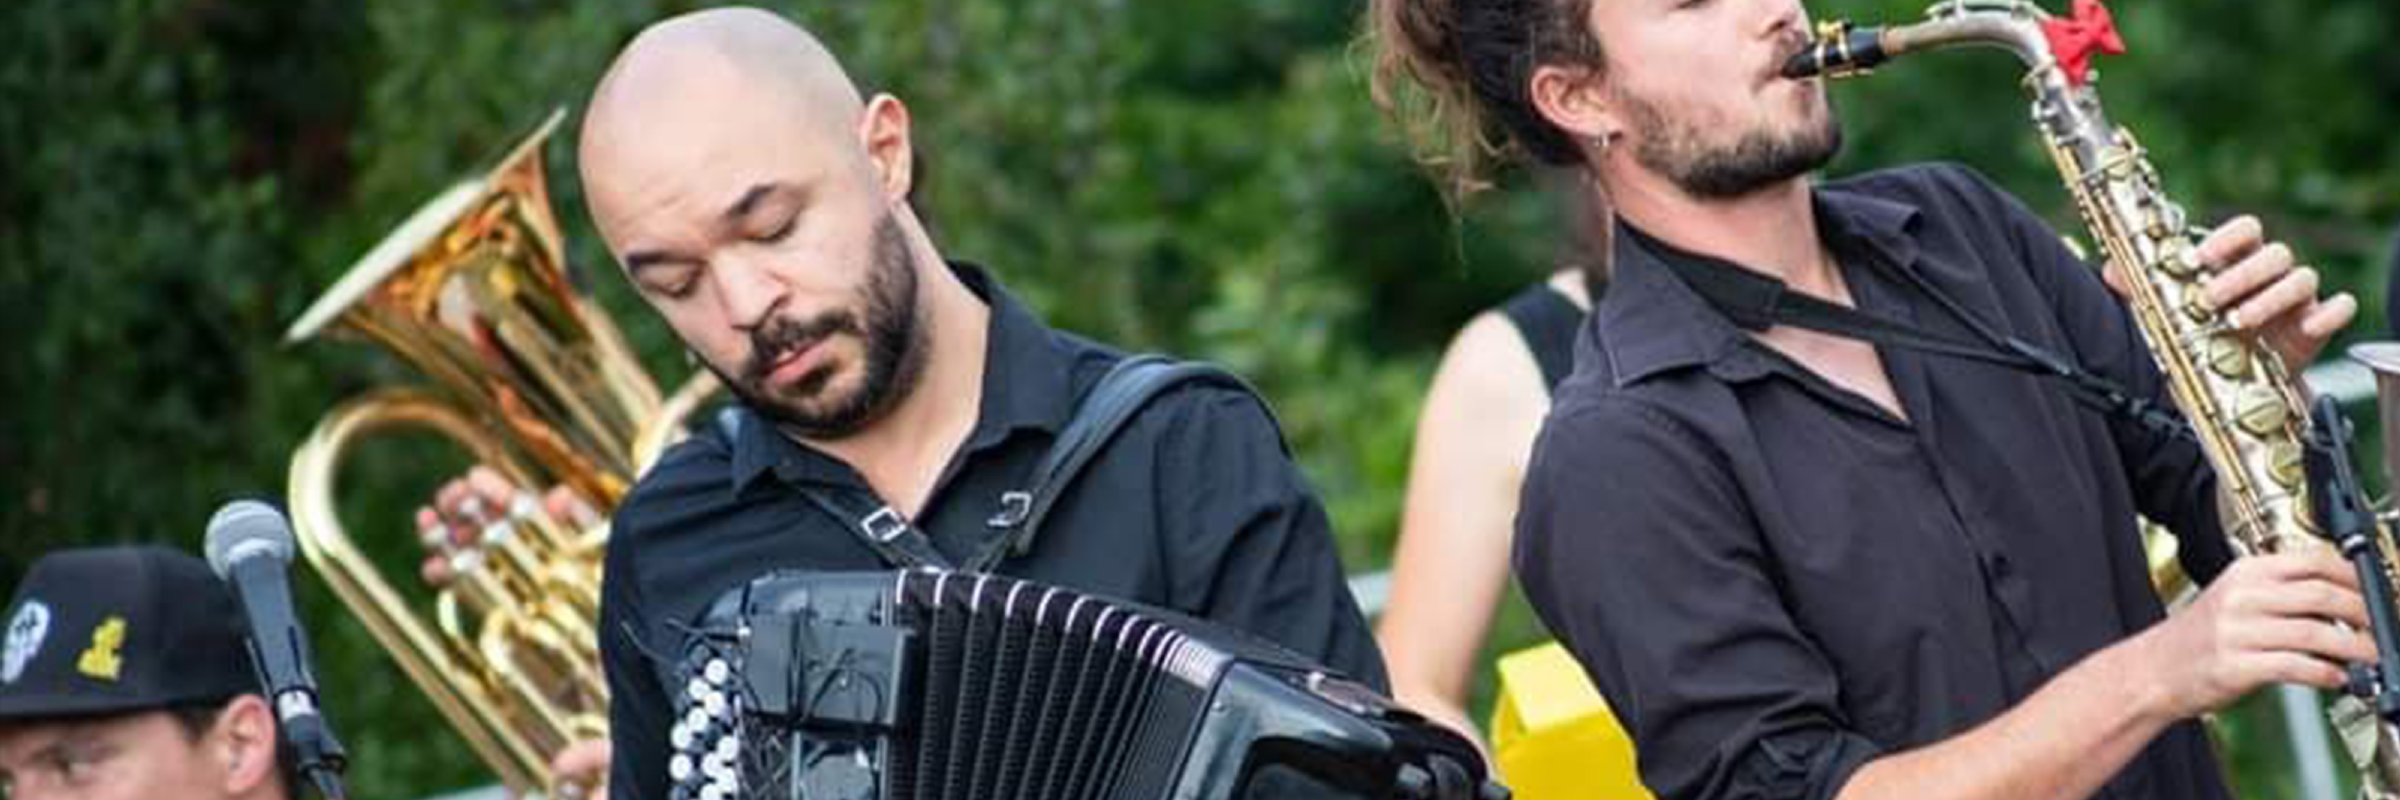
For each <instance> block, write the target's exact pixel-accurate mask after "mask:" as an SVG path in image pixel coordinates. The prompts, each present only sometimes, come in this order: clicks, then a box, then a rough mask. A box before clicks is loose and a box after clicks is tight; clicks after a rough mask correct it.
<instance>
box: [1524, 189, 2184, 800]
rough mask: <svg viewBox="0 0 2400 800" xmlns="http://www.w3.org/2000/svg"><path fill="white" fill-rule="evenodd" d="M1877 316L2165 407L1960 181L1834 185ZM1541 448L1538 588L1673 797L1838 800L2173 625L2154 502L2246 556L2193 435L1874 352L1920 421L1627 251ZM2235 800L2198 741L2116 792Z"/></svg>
mask: <svg viewBox="0 0 2400 800" xmlns="http://www.w3.org/2000/svg"><path fill="white" fill-rule="evenodd" d="M1814 203H1815V210H1816V216H1817V221H1818V224H1819V227H1820V230H1821V231H1822V236H1823V238H1824V243H1825V244H1826V245H1827V247H1828V249H1829V251H1830V252H1831V253H1832V254H1833V255H1834V257H1835V259H1836V261H1837V262H1838V263H1839V264H1840V267H1841V269H1842V274H1843V276H1844V277H1845V278H1846V280H1847V281H1848V283H1849V286H1850V289H1851V293H1852V295H1853V297H1854V300H1855V302H1856V304H1857V305H1858V307H1859V308H1861V309H1862V310H1864V311H1867V312H1869V313H1874V314H1880V315H1883V316H1887V317H1892V318H1897V319H1899V320H1901V321H1903V322H1909V323H1913V324H1915V325H1918V326H1921V327H1924V328H1927V329H1930V330H1932V331H1934V332H1937V333H1942V334H1947V335H1948V336H1950V337H1951V338H1954V339H1964V340H1969V341H1973V340H1974V338H1973V335H1972V334H1971V333H1969V332H1968V331H1967V329H1966V328H1965V327H1964V326H1963V325H1960V324H1959V323H1957V322H1955V321H1954V320H1952V319H1950V318H1949V317H1947V316H1945V315H1944V313H1943V312H1942V311H1941V310H1940V309H1939V306H1938V305H1936V304H1935V301H1933V300H1932V299H1931V298H1930V297H1929V296H1927V295H1926V294H1924V293H1923V292H1922V291H1919V290H1917V289H1916V288H1915V287H1914V286H1913V284H1912V283H1911V282H1909V281H1907V280H1906V279H1905V277H1904V276H1902V275H1901V274H1900V273H1899V272H1897V271H1898V270H1909V271H1913V272H1915V273H1917V274H1918V275H1921V276H1923V277H1924V278H1925V279H1926V280H1927V281H1929V282H1930V283H1931V284H1932V285H1933V286H1934V287H1935V288H1936V289H1937V290H1938V291H1940V292H1942V293H1944V294H1947V295H1949V296H1951V297H1952V298H1954V299H1956V300H1958V301H1960V302H1961V303H1962V304H1963V305H1964V306H1965V307H1966V309H1967V310H1968V311H1969V312H1970V313H1973V314H1974V315H1976V316H1978V317H1980V318H1982V319H1983V320H1985V321H1986V323H1987V324H1990V325H1992V326H1995V327H1996V328H1998V329H1999V330H2000V331H2002V332H2004V333H2009V334H2014V335H2016V336H2020V337H2023V338H2025V339H2027V340H2028V341H2031V342H2033V343H2035V344H2037V345H2040V346H2044V347H2047V348H2050V349H2052V350H2055V351H2057V352H2060V353H2064V354H2067V355H2069V356H2071V357H2072V358H2074V359H2075V360H2076V361H2078V362H2080V363H2081V364H2082V365H2083V366H2084V367H2086V368H2088V369H2090V370H2093V371H2095V372H2098V373H2100V374H2102V375H2105V376H2108V377H2110V378H2112V379H2114V380H2116V381H2118V382H2120V383H2122V384H2124V385H2125V386H2127V387H2129V388H2130V389H2131V390H2132V391H2133V392H2135V393H2136V394H2137V395H2139V396H2144V397H2150V398H2153V399H2155V400H2156V401H2158V402H2161V403H2166V402H2169V401H2168V399H2167V397H2166V394H2165V392H2166V388H2165V385H2164V383H2163V382H2162V381H2161V379H2160V377H2159V375H2158V372H2157V369H2156V367H2155V366H2154V365H2153V363H2152V362H2151V359H2150V356H2149V354H2148V351H2147V350H2145V349H2144V347H2143V344H2142V341H2141V338H2140V335H2139V333H2138V332H2137V330H2136V328H2135V327H2134V325H2133V324H2132V319H2131V317H2130V316H2129V315H2128V313H2127V312H2126V311H2125V309H2124V308H2123V306H2121V305H2120V304H2119V303H2118V302H2117V301H2116V299H2115V298H2114V296H2112V295H2111V294H2109V292H2108V291H2107V290H2106V289H2105V288H2104V287H2103V286H2102V284H2101V282H2100V280H2099V276H2098V274H2097V273H2095V272H2094V271H2093V270H2091V269H2090V268H2088V267H2086V266H2085V265H2083V264H2082V263H2081V262H2079V261H2077V260H2076V259H2075V258H2074V257H2073V256H2071V255H2070V254H2069V253H2068V252H2067V251H2066V249H2065V248H2064V247H2063V246H2062V245H2061V243H2060V242H2059V239H2058V236H2057V235H2056V234H2055V233H2052V232H2051V231H2050V230H2049V229H2048V228H2046V227H2045V226H2044V225H2042V223H2041V222H2040V220H2039V219H2037V218H2036V217H2035V216H2034V215H2033V214H2032V213H2030V212H2029V211H2027V210H2026V209H2025V208H2023V207H2022V206H2021V205H2019V204H2018V203H2017V202H2016V201H2015V200H2014V199H2013V198H2010V197H2008V196H2007V195H2005V194H2003V193H2001V192H2000V191H1998V190H1997V189H1995V188H1994V187H1992V186H1990V185H1989V184H1987V183H1986V182H1984V181H1983V180H1982V179H1980V178H1979V177H1977V176H1974V175H1973V174H1971V173H1968V172H1966V171H1965V170H1963V169H1960V168H1955V167H1915V168H1908V169H1901V170H1893V171H1888V172H1880V173H1875V174H1871V175H1867V176H1863V177H1859V178H1856V179H1852V180H1847V181H1842V182H1837V183H1831V184H1827V185H1824V186H1822V187H1820V188H1819V189H1817V190H1816V192H1815V200H1814ZM1626 233H1627V234H1628V235H1620V236H1619V237H1617V240H1616V241H1617V246H1616V251H1615V252H1616V265H1617V269H1616V272H1615V274H1614V281H1613V282H1612V286H1611V287H1610V291H1609V294H1608V296H1607V298H1606V299H1605V300H1604V301H1603V302H1602V304H1601V306H1600V308H1599V309H1598V310H1597V311H1596V312H1595V313H1594V314H1593V316H1592V319H1591V321H1590V322H1589V323H1588V324H1587V325H1586V326H1585V328H1584V332H1583V336H1582V338H1581V340H1580V341H1579V342H1578V344H1577V348H1578V350H1577V355H1576V362H1577V370H1576V372H1575V373H1574V375H1573V376H1572V377H1570V378H1569V379H1568V380H1567V382H1566V383H1565V384H1563V385H1561V386H1560V387H1559V389H1558V397H1557V405H1556V407H1555V410H1554V411H1553V412H1552V414H1551V416H1550V418H1549V420H1548V421H1547V422H1546V423H1545V425H1544V428H1543V432H1542V434H1541V437H1540V439H1539V440H1538V443H1537V444H1536V446H1535V450H1534V457H1533V462H1532V465H1531V467H1530V468H1529V473H1528V478H1527V480H1526V482H1525V496H1524V498H1523V509H1524V510H1523V512H1522V513H1521V514H1520V516H1519V517H1518V535H1517V540H1516V541H1517V551H1516V554H1515V560H1516V568H1517V570H1518V575H1519V578H1520V580H1521V581H1522V582H1523V584H1524V585H1525V587H1526V593H1527V595H1529V596H1530V598H1531V599H1532V601H1533V604H1534V606H1535V608H1536V609H1538V610H1539V611H1540V612H1541V615H1542V617H1543V619H1544V620H1545V621H1546V622H1548V623H1549V625H1550V628H1551V629H1552V630H1554V631H1557V632H1558V633H1559V634H1560V636H1561V638H1562V639H1564V640H1565V641H1566V643H1567V645H1568V647H1569V648H1570V649H1571V650H1573V651H1574V653H1575V655H1576V657H1577V658H1578V659H1579V660H1580V661H1582V663H1583V664H1584V667H1585V669H1586V670H1587V671H1588V672H1589V673H1590V674H1591V676H1592V678H1593V680H1594V681H1595V682H1596V683H1598V684H1599V686H1600V688H1601V690H1602V691H1603V693H1604V694H1605V695H1606V696H1607V698H1608V700H1609V702H1610V704H1611V705H1612V706H1613V707H1614V709H1615V710H1616V712H1617V714H1618V715H1619V717H1620V718H1621V719H1622V720H1623V721H1624V723H1625V725H1626V727H1627V729H1628V730H1629V731H1630V732H1631V734H1632V735H1633V738H1634V742H1635V751H1636V752H1637V753H1639V754H1640V756H1641V758H1640V761H1641V770H1642V777H1643V780H1644V782H1645V783H1647V784H1648V785H1649V786H1650V787H1651V789H1652V791H1654V792H1656V793H1657V794H1658V795H1659V796H1660V797H1662V798H1667V799H1668V800H1689V799H1690V798H1730V797H1777V798H1782V797H1811V798H1821V797H1831V796H1833V795H1834V794H1835V793H1836V792H1838V791H1839V789H1840V788H1841V786H1842V784H1843V783H1844V782H1845V781H1847V780H1848V778H1849V776H1850V775H1851V773H1852V772H1853V771H1854V770H1856V769H1857V768H1858V766H1859V765H1860V764H1861V763H1863V762H1865V761H1866V760H1868V759H1871V758H1873V757H1875V756H1877V755H1879V754H1882V753H1886V752H1890V751H1896V750H1901V749H1906V748H1912V747H1916V746H1920V745H1925V744H1929V743H1932V742H1935V741H1938V740H1941V739H1945V738H1948V737H1951V736H1954V735H1956V734H1959V733H1961V732H1964V731H1965V730H1967V729H1968V728H1970V727H1972V726H1974V725H1976V724H1977V723H1980V722H1983V721H1985V720H1987V719H1990V718H1991V717H1993V716H1994V715H1997V714H1999V713H2000V712H2001V711H2003V710H2006V709H2007V708H2009V707H2010V706H2012V705H2015V704H2016V703H2017V702H2018V701H2020V700H2023V699H2024V698H2025V697H2026V696H2027V695H2029V694H2031V693H2032V692H2033V691H2034V690H2035V689H2036V688H2037V687H2039V686H2040V684H2041V683H2042V681H2044V680H2046V679H2047V678H2049V677H2050V676H2053V675H2056V674H2058V673H2059V672H2060V671H2062V670H2064V669H2066V668H2067V667H2068V666H2070V665H2072V664H2074V663H2075V662H2076V661H2077V660H2079V659H2081V658H2083V657H2084V656H2085V655H2088V654H2090V653H2091V652H2093V651H2094V650H2097V649H2100V648H2102V647H2104V646H2107V645H2109V644H2111V643H2113V642H2116V641H2117V640H2119V639H2122V638H2124V637H2125V636H2127V635H2128V634H2131V633H2133V632H2135V631H2138V630H2140V629H2142V628H2143V627H2146V626H2148V625H2150V624H2152V623H2154V622H2156V621H2158V620H2159V619H2160V618H2161V617H2162V616H2163V611H2162V609H2161V606H2160V603H2159V600H2158V598H2157V597H2156V595H2155V594H2153V592H2152V590H2151V588H2150V583H2149V580H2148V575H2147V570H2146V563H2145V560H2144V556H2143V550H2142V545H2141V540H2140V538H2139V533H2138V532H2137V530H2136V527H2135V514H2136V512H2139V513H2140V514H2142V515H2146V516H2148V517H2149V518H2151V519H2154V520H2158V521H2160V522H2161V523H2163V524H2165V525H2167V526H2168V527H2169V528H2170V529H2172V530H2174V531H2177V532H2179V533H2181V534H2183V535H2182V536H2181V539H2182V543H2183V548H2182V552H2183V554H2184V557H2185V567H2186V568H2187V569H2189V570H2191V571H2192V574H2195V575H2199V576H2203V577H2207V576H2213V575H2214V573H2215V572H2216V571H2217V570H2218V569H2220V568H2221V567H2222V566H2223V564H2224V562H2225V560H2226V559H2228V558H2230V553H2229V550H2228V548H2227V547H2226V545H2225V542H2224V539H2223V537H2222V535H2221V534H2220V533H2219V529H2218V527H2217V521H2216V512H2215V508H2214V501H2213V496H2214V491H2215V485H2216V482H2215V478H2214V475H2213V473H2211V472H2210V471H2209V469H2208V467H2207V466H2206V464H2205V462H2204V460H2203V458H2202V456H2201V454H2200V452H2199V450H2198V449H2197V447H2196V446H2194V445H2191V444H2189V443H2187V442H2183V441H2178V440H2175V439H2173V438H2171V437H2168V436H2164V435H2160V434H2156V433H2153V432H2151V431H2149V430H2146V429H2144V428H2142V427H2141V426H2139V425H2137V424H2134V423H2130V422H2123V421H2120V420H2119V419H2118V418H2115V417H2111V416H2107V415H2104V414H2102V413H2100V412H2097V411H2093V410H2090V409H2088V408H2086V407H2084V406H2082V405H2079V404H2078V403H2077V402H2076V400H2075V399H2074V397H2072V396H2071V395H2070V393H2069V391H2068V390H2066V389H2064V388H2062V387H2061V386H2059V385H2058V384H2056V383H2053V382H2051V381H2049V380H2047V379H2044V378H2040V377H2035V376H2030V375H2027V374H2024V373H2021V372H2017V371H2013V370H2009V369H2006V368H2002V367H1997V366H1992V365H1989V364H1984V363H1979V362H1973V361H1967V360H1962V359H1958V358H1949V357H1940V356H1929V355H1925V354H1922V353H1919V352H1915V351H1911V350H1905V349H1898V348H1889V347H1886V348H1881V349H1880V350H1879V352H1880V355H1881V357H1882V360H1883V364H1884V369H1885V371H1886V373H1887V374H1888V375H1889V377H1890V379H1891V383H1892V387H1893V389H1894V390H1895V392H1896V394H1897V395H1898V398H1899V401H1900V404H1901V407H1902V408H1903V409H1904V410H1905V412H1906V417H1907V418H1906V419H1905V420H1903V419H1901V418H1900V417H1898V416H1894V415H1893V414H1890V413H1888V412H1886V411H1885V410H1883V409H1882V408H1881V407H1879V406H1877V405H1876V404H1874V403H1873V402H1871V401H1868V400H1866V399H1864V398H1863V397H1860V396H1859V395H1857V394H1854V393H1851V392H1849V391H1846V390H1844V389H1841V388H1839V387H1837V386H1835V385H1834V384H1832V383H1831V382H1829V381H1827V380H1826V379H1824V378H1822V377H1821V376H1818V375H1816V374H1814V373H1812V372H1810V371H1809V370H1807V369H1805V368H1803V367H1801V366H1800V365H1798V364H1797V363H1796V362H1794V361H1792V360H1790V359H1788V358H1786V357H1784V356H1782V355H1781V354H1779V353H1777V352H1776V351H1774V350H1773V349H1771V348H1768V347H1767V346H1765V345H1763V344H1761V343H1759V342H1758V341H1757V340H1756V339H1754V338H1753V337H1752V336H1751V335H1749V334H1748V333H1746V332H1744V331H1742V330H1740V329H1739V328H1737V327H1735V326H1734V325H1733V324H1732V323H1731V322H1730V321H1728V320H1727V319H1726V318H1725V316H1724V315H1723V314H1721V313H1719V312H1718V311H1717V310H1715V309H1714V308H1711V307H1710V306H1708V305H1707V304H1706V303H1705V302H1704V301H1703V300H1702V299H1701V298H1700V297H1699V296H1698V295H1696V294H1694V293H1693V291H1692V290H1691V289H1690V287H1688V286H1687V285H1685V284H1684V283H1683V282H1682V281H1681V280H1680V279H1679V278H1677V277H1676V276H1675V274H1674V273H1672V272H1670V271H1669V270H1668V268H1667V266H1666V265H1665V261H1664V260H1665V259H1678V258H1684V259H1697V258H1702V257H1701V256H1697V255H1693V254H1689V253H1680V252H1676V251H1674V250H1673V249H1672V248H1669V247H1666V246H1665V245H1663V244H1660V243H1658V242H1656V241H1655V240H1648V237H1645V236H1642V235H1640V234H1639V233H1638V232H1635V231H1627V232H1626ZM2099 796H2102V797H2112V798H2151V797H2156V798H2216V797H2224V796H2226V789H2225V787H2224V786H2223V784H2222V779H2221V776H2220V775H2219V774H2218V771H2217V769H2216V768H2215V766H2214V763H2213V757H2212V756H2211V754H2210V752H2209V749H2208V744H2207V741H2206V739H2205V737H2204V734H2203V732H2202V730H2201V728H2200V726H2199V725H2198V724H2197V723H2194V722H2188V721H2187V722H2185V723H2181V724H2178V725H2175V726H2173V727H2172V728H2170V729H2169V730H2168V731H2167V732H2166V733H2164V734H2162V735H2161V736H2160V737H2159V738H2158V739H2157V740H2155V741H2154V742H2152V743H2151V744H2150V745H2149V746H2148V747H2147V748H2146V749H2144V750H2143V751H2142V752H2141V753H2140V754H2139V755H2138V756H2136V757H2135V758H2134V760H2133V761H2132V762H2131V763H2130V764H2129V765H2128V766H2127V767H2126V768H2125V769H2124V770H2123V771H2122V772H2120V773H2119V774H2118V775H2117V776H2115V777H2114V778H2113V779H2112V780H2111V781H2110V782H2109V783H2108V785H2107V786H2106V787H2105V788H2104V789H2103V791H2102V792H2101V794H2100V795H2099Z"/></svg>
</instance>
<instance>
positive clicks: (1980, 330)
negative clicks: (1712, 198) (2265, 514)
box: [1621, 227, 2193, 440]
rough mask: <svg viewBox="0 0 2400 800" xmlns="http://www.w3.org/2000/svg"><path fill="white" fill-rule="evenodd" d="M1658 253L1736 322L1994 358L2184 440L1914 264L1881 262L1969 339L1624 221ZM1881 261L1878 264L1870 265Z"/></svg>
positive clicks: (2182, 428) (2128, 397) (2175, 420)
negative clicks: (1821, 293) (2004, 328)
mask: <svg viewBox="0 0 2400 800" xmlns="http://www.w3.org/2000/svg"><path fill="white" fill-rule="evenodd" d="M1621 230H1627V231H1631V232H1632V234H1633V235H1634V236H1635V237H1636V238H1637V239H1639V240H1640V243H1641V244H1642V245H1643V246H1645V247H1651V248H1652V249H1653V255H1654V256H1655V257H1656V258H1657V260H1658V261H1659V262H1660V263H1662V264H1665V265H1666V267H1667V270H1668V271H1669V272H1672V273H1674V274H1675V276H1676V277H1677V278H1679V279H1681V280H1682V281H1683V283H1684V285H1686V286H1689V287H1691V289H1692V291H1693V292H1694V293H1696V294H1698V295H1700V299H1701V300H1702V301H1703V302H1706V303H1708V305H1709V307H1711V308H1714V309H1716V310H1717V312H1718V313H1721V314H1724V315H1725V317H1726V319H1728V320H1731V321H1732V322H1733V323H1734V324H1735V325H1738V326H1740V327H1742V328H1743V329H1745V330H1749V331H1752V332H1758V331H1765V330H1767V329H1768V328H1772V327H1775V326H1777V325H1788V326H1791V327H1794V328H1801V329H1804V330H1811V331H1816V332H1818V333H1823V334H1828V335H1832V336H1839V337H1842V338H1845V339H1853V340H1857V341H1862V342H1867V343H1870V344H1876V345H1883V346H1886V347H1899V348H1906V349H1909V350H1916V351H1919V352H1924V353H1931V354H1934V355H1939V356H1948V357H1951V358H1961V359H1966V360H1969V361H1979V362H1982V363H1986V364H1993V365H1997V366H2001V367H2006V368H2009V369H2014V370H2017V371H2020V372H2026V373H2031V374H2034V375H2041V376H2044V377H2048V378H2051V379H2054V380H2057V381H2060V382H2061V383H2063V384H2064V385H2065V386H2066V387H2067V388H2068V389H2069V390H2070V391H2071V392H2072V393H2073V394H2074V395H2075V397H2076V398H2077V399H2078V400H2081V401H2083V402H2085V403H2087V404H2090V405H2092V406H2095V407H2097V408H2099V409H2101V410H2102V411H2105V412H2107V413H2109V414H2111V415H2114V416H2117V417H2119V418H2122V419H2125V420H2129V421H2131V422H2133V423H2135V424H2137V425H2140V426H2142V427H2143V428H2146V429H2149V430H2150V431H2152V432H2153V433H2158V434H2161V435H2165V436H2168V437H2171V438H2177V439H2185V440H2190V439H2192V438H2193V434H2192V431H2191V428H2190V426H2189V425H2186V424H2185V423H2184V421H2183V418H2182V417H2180V416H2178V415H2177V414H2175V412H2174V411H2172V410H2170V409H2168V408H2166V407H2164V406H2162V405H2160V404H2159V403H2157V402H2155V401H2153V400H2151V399H2150V398H2147V397H2142V396H2139V395H2135V394H2133V393H2132V392H2129V391H2126V389H2125V387H2124V385H2123V384H2120V383H2118V382H2116V381H2115V380H2113V379H2110V378H2109V377H2107V376H2105V375H2101V374H2099V373H2096V372H2092V371H2090V370H2087V369H2084V368H2083V366H2082V365H2081V364H2078V363H2076V361H2075V360H2074V359H2073V358H2069V357H2067V356H2066V355H2064V354H2062V353H2059V352H2057V351H2054V350H2050V349H2048V348H2045V347H2042V346H2040V345H2037V344H2034V343H2032V342H2029V341H2026V340H2024V339H2022V338H2019V337H2016V336H2010V335H2007V334H2005V333H2002V332H2000V330H1999V329H1997V328H1995V327H1994V326H1992V325H1991V324H1989V323H1987V322H1985V321H1984V320H1982V319H1981V318H1979V317H1976V316H1975V315H1974V314H1973V313H1970V312H1969V311H1968V310H1967V308H1966V306H1965V305H1963V304H1961V303H1959V302H1958V300H1957V299H1956V298H1953V297H1951V296H1950V295H1949V294H1948V293H1946V292H1943V291H1941V289H1940V288H1938V287H1936V286H1934V285H1933V283H1932V282H1931V281H1928V280H1926V279H1925V276H1923V275H1919V274H1917V273H1916V272H1915V271H1913V270H1906V269H1888V268H1887V269H1883V271H1884V272H1887V273H1891V274H1895V275H1897V276H1899V277H1900V278H1901V280H1900V281H1899V283H1900V285H1902V286H1905V287H1908V288H1909V289H1911V290H1913V291H1915V292H1917V293H1919V294H1922V295H1924V296H1926V297H1927V298H1930V299H1932V300H1933V301H1934V304H1935V305H1936V306H1938V307H1939V308H1940V309H1941V310H1942V313H1943V314H1945V315H1947V316H1949V317H1950V318H1952V319H1954V320H1956V321H1958V323H1959V324H1960V325H1962V326H1964V327H1966V329H1967V330H1969V331H1972V332H1974V334H1975V336H1976V338H1975V339H1974V340H1969V339H1963V338H1959V337H1954V336H1947V335H1944V334H1941V333H1937V332H1934V331H1930V330H1927V329H1925V328H1923V327H1920V326H1918V325H1915V324H1913V323H1909V322H1904V321H1901V320H1897V319H1892V318H1890V317H1886V316H1882V315H1879V314H1874V313H1869V312H1866V311H1861V310H1859V309H1856V308H1852V307H1850V306H1846V305H1842V304H1839V303H1835V302H1831V301H1828V300H1825V299H1823V298H1819V297H1816V296H1813V295H1809V294H1806V293H1803V292H1798V291H1793V290H1792V288H1791V287H1790V286H1789V285H1787V284H1785V283H1784V282H1783V281H1781V280H1778V279H1776V278H1774V277H1771V276H1768V275H1763V274H1760V273H1758V272H1754V271H1751V270H1748V269H1744V268H1742V267H1739V266H1736V265H1734V264H1731V263H1728V262H1725V261H1723V260H1719V259H1714V258H1709V257H1706V256H1700V255H1696V254H1687V253H1681V252H1671V253H1659V252H1656V250H1657V249H1659V248H1658V246H1657V243H1656V242H1655V240H1652V239H1650V238H1649V237H1648V235H1647V234H1643V233H1641V232H1640V231H1634V230H1632V229H1631V228H1630V227H1626V228H1621ZM1875 266H1877V267H1879V268H1881V267H1883V265H1881V264H1876V265H1875Z"/></svg>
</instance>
